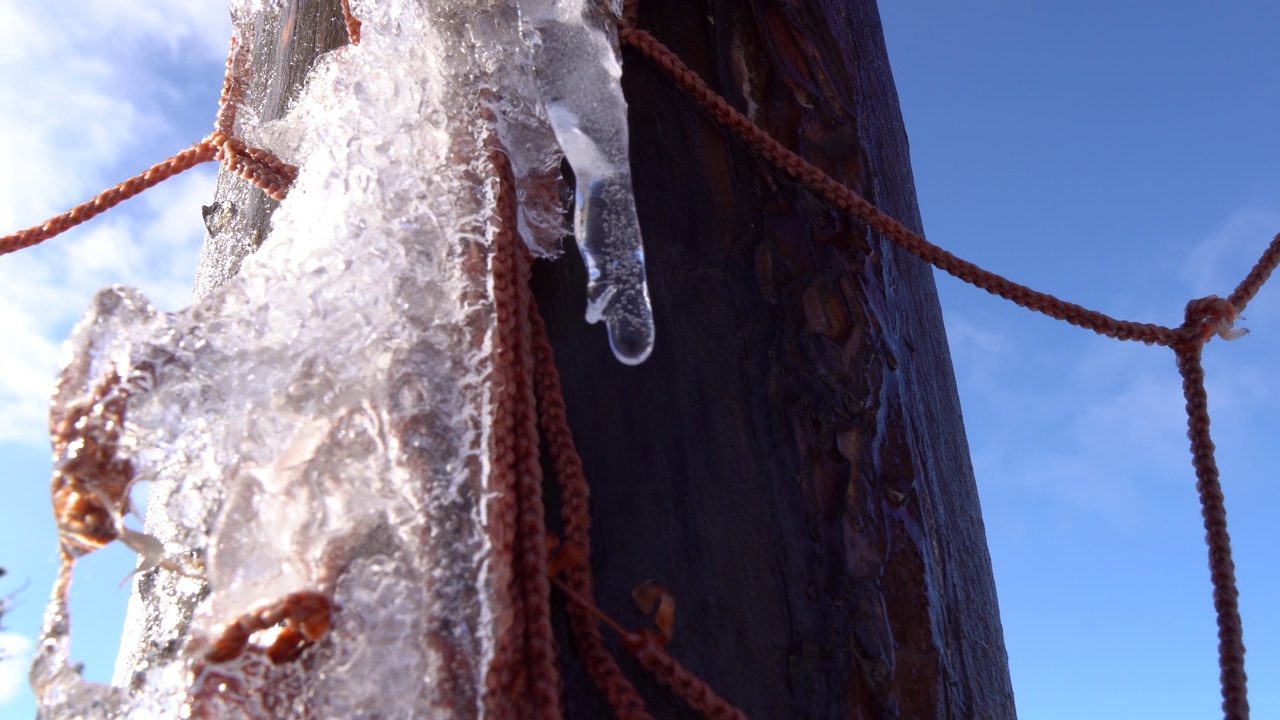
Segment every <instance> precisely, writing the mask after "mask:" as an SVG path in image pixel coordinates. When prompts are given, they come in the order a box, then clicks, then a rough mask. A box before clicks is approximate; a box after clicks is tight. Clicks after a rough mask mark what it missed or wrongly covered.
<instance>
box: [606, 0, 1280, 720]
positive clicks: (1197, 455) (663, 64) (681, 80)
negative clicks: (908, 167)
mask: <svg viewBox="0 0 1280 720" xmlns="http://www.w3.org/2000/svg"><path fill="white" fill-rule="evenodd" d="M636 4H637V3H636V0H627V2H626V3H625V5H624V11H623V18H622V20H621V22H620V23H619V31H618V37H619V40H620V41H621V42H622V43H623V44H625V45H629V46H631V47H633V48H635V49H636V50H639V51H640V53H641V54H642V55H644V57H645V58H646V59H647V60H649V61H650V62H652V63H653V64H654V65H656V66H657V67H658V68H659V69H660V70H662V72H663V73H665V74H666V75H667V76H668V77H669V78H671V80H673V81H674V82H675V83H676V85H677V86H679V87H680V88H681V89H683V90H684V91H685V92H686V93H687V94H688V95H689V96H690V97H692V98H693V99H694V100H696V101H697V102H698V103H699V104H700V105H702V107H703V108H704V109H706V110H707V111H708V112H709V113H710V114H711V116H712V118H714V119H715V120H716V122H718V123H720V124H721V125H722V126H724V127H725V128H726V129H727V130H729V131H730V132H732V133H733V134H734V135H735V136H736V137H737V138H738V139H739V140H741V141H742V142H743V143H744V144H746V145H747V146H748V147H749V148H751V149H752V150H754V151H755V152H756V153H758V154H759V155H760V156H762V157H763V158H764V159H766V160H768V161H769V162H770V163H771V164H772V165H774V167H776V168H778V169H779V170H781V171H783V172H785V173H786V174H788V175H790V176H791V177H792V178H794V179H795V180H797V181H798V182H800V183H802V184H804V185H805V186H807V187H808V188H810V189H811V190H813V191H814V192H816V193H818V194H819V195H821V196H823V197H825V198H826V199H827V200H828V201H830V202H831V203H832V204H834V205H836V206H837V207H840V208H842V209H844V210H846V211H848V212H849V213H850V214H852V215H854V216H855V217H857V218H859V219H860V220H862V221H863V222H865V223H866V224H867V225H868V226H870V227H871V228H872V229H873V230H875V231H876V232H878V233H880V234H881V235H882V236H884V237H885V238H887V239H889V240H890V241H892V242H894V243H895V244H897V245H898V246H900V247H902V248H903V249H905V250H907V251H908V252H910V253H912V254H913V255H915V256H917V257H919V258H920V259H922V260H924V261H926V262H928V263H929V264H931V265H933V266H934V267H937V268H938V269H940V270H943V271H945V272H947V273H949V274H951V275H954V276H955V277H957V278H960V279H961V280H963V281H965V282H967V283H969V284H971V285H975V286H977V287H980V288H982V289H984V290H986V291H987V292H990V293H992V294H994V295H998V296H1000V297H1003V298H1005V299H1007V300H1010V301H1012V302H1014V303H1016V304H1018V305H1021V306H1022V307H1025V308H1028V309H1030V310H1034V311H1036V312H1040V313H1043V314H1045V315H1048V316H1049V317H1052V318H1055V319H1058V320H1064V321H1066V322H1068V323H1071V324H1072V325H1076V326H1079V327H1082V328H1087V329H1089V330H1092V331H1094V332H1096V333H1098V334H1100V335H1106V336H1108V337H1113V338H1116V339H1119V340H1140V341H1142V342H1145V343H1147V344H1148V345H1151V344H1156V345H1165V346H1168V347H1171V348H1173V350H1174V352H1175V354H1176V357H1177V364H1178V369H1179V372H1181V373H1182V377H1183V392H1184V395H1185V396H1186V400H1187V422H1188V428H1189V429H1188V431H1187V436H1188V438H1189V439H1190V440H1191V454H1192V465H1193V466H1194V468H1195V473H1196V478H1197V483H1196V488H1197V490H1198V491H1199V493H1200V502H1201V513H1202V515H1203V517H1204V525H1205V540H1206V543H1207V544H1208V546H1209V572H1210V578H1211V580H1212V582H1213V587H1214V592H1213V597H1214V609H1215V611H1216V613H1217V618H1218V640H1219V644H1218V663H1219V668H1220V670H1221V678H1220V679H1221V685H1222V698H1223V701H1222V708H1223V712H1224V717H1226V718H1227V720H1244V719H1245V718H1247V717H1248V716H1249V701H1248V692H1247V689H1246V680H1247V678H1246V675H1245V670H1244V639H1243V631H1242V623H1241V620H1240V610H1239V604H1238V597H1239V592H1238V591H1237V589H1236V582H1235V564H1234V562H1233V561H1232V559H1231V539H1230V537H1229V535H1228V534H1227V513H1226V509H1225V507H1224V504H1223V495H1222V486H1221V484H1220V483H1219V481H1218V468H1217V463H1216V461H1215V459H1214V455H1213V448H1214V445H1213V441H1212V440H1211V439H1210V436H1209V413H1208V399H1207V395H1206V393H1205V389H1204V370H1203V368H1202V367H1201V365H1200V356H1201V352H1202V350H1203V348H1204V345H1205V343H1206V342H1208V341H1209V340H1210V339H1211V338H1212V337H1213V336H1214V335H1215V334H1216V335H1221V336H1223V337H1224V338H1227V339H1231V338H1233V337H1237V336H1238V335H1237V334H1236V333H1235V332H1233V330H1232V324H1233V323H1234V321H1235V319H1236V317H1238V315H1239V313H1240V312H1241V311H1242V310H1243V309H1244V306H1245V305H1246V304H1248V302H1249V300H1251V299H1252V298H1253V296H1254V295H1255V294H1256V293H1257V291H1258V289H1259V288H1261V286H1262V284H1263V283H1265V282H1266V280H1267V278H1268V277H1269V276H1270V275H1271V273H1272V271H1274V270H1275V268H1276V265H1277V264H1278V263H1280V235H1277V236H1276V237H1275V238H1274V239H1273V240H1272V241H1271V244H1270V245H1269V246H1268V247H1267V249H1266V250H1265V251H1264V252H1263V253H1262V256H1261V257H1260V258H1259V259H1258V261H1257V262H1256V263H1255V264H1254V266H1253V268H1252V269H1251V270H1250V271H1249V273H1248V274H1247V275H1246V277H1245V279H1244V280H1243V281H1241V283H1240V285H1239V286H1238V287H1237V288H1236V289H1235V291H1233V292H1232V293H1231V295H1230V296H1229V297H1228V298H1227V299H1225V300H1224V299H1221V298H1217V297H1208V298H1200V299H1197V300H1192V301H1191V302H1189V303H1187V309H1186V322H1184V323H1183V325H1182V326H1180V327H1178V328H1168V327H1164V326H1161V325H1154V324H1151V323H1137V322H1132V321H1128V320H1118V319H1116V318H1113V317H1111V316H1109V315H1106V314H1104V313H1101V312H1098V311H1096V310H1089V309H1088V308H1084V307H1082V306H1080V305H1076V304H1074V303H1069V302H1065V301H1063V300H1059V299H1058V298H1056V297H1054V296H1052V295H1049V294H1046V293H1042V292H1039V291H1036V290H1032V289H1031V288H1028V287H1026V286H1025V285H1020V284H1018V283H1015V282H1012V281H1010V280H1007V279H1006V278H1003V277H1001V276H1000V275H997V274H995V273H993V272H990V271H988V270H984V269H982V268H980V267H978V266H977V265H974V264H973V263H970V262H968V261H966V260H962V259H960V258H958V257H956V256H955V255H952V254H951V253H949V252H947V251H946V250H943V249H942V248H939V247H938V246H936V245H934V244H932V243H930V242H929V241H927V240H925V239H924V238H923V237H922V236H920V235H918V234H916V233H914V232H912V231H910V230H908V229H907V228H906V227H905V226H903V225H902V224H901V223H900V222H898V221H897V220H895V219H894V218H892V217H890V216H888V215H887V214H885V213H884V212H882V211H881V210H880V209H879V208H877V207H875V206H874V205H872V204H871V203H870V202H868V201H867V200H866V199H864V198H862V197H861V196H860V195H858V194H857V193H856V192H854V191H853V190H852V189H850V188H849V187H847V186H845V185H844V184H842V183H840V182H838V181H837V180H835V179H834V178H832V177H831V176H829V175H827V174H826V173H824V172H823V171H822V170H821V169H819V168H818V167H816V166H815V165H813V164H812V163H809V162H808V161H806V160H804V159H803V158H801V157H800V156H799V155H797V154H795V153H794V152H792V151H791V150H789V149H787V148H786V147H784V146H783V145H782V144H781V143H779V142H778V141H777V140H775V139H773V138H772V137H770V136H769V135H768V133H766V132H765V131H764V130H763V129H761V128H760V127H759V126H757V125H756V124H755V123H753V122H751V120H750V119H749V118H747V117H746V116H745V115H743V114H742V113H740V112H738V111H737V110H736V109H734V108H733V106H731V105H730V104H729V103H728V101H726V100H725V99H724V98H723V97H721V96H720V95H719V94H717V93H716V92H714V91H713V90H711V89H710V88H709V87H708V86H707V84H706V83H705V82H704V81H703V80H702V78H701V77H700V76H698V74H697V73H695V72H693V71H692V70H691V69H689V67H688V66H686V65H685V64H684V63H683V62H682V61H681V60H680V59H679V57H677V56H676V55H675V54H674V53H673V52H671V51H670V50H669V49H668V48H667V47H666V46H664V45H663V44H662V43H660V42H658V40H657V39H655V38H654V37H653V36H652V35H650V34H649V33H647V32H645V31H644V30H640V29H638V28H637V27H636V26H635V18H636Z"/></svg>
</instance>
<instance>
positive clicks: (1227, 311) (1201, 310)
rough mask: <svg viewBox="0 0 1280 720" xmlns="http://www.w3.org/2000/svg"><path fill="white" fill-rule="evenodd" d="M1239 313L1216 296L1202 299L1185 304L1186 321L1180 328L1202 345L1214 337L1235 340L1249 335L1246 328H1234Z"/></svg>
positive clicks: (1225, 300) (1234, 307) (1233, 306)
mask: <svg viewBox="0 0 1280 720" xmlns="http://www.w3.org/2000/svg"><path fill="white" fill-rule="evenodd" d="M1237 317H1240V312H1239V311H1238V310H1236V306H1235V305H1232V304H1231V302H1230V301H1228V300H1227V299H1225V298H1220V297H1218V296H1217V295H1210V296H1209V297H1202V298H1199V299H1196V300H1192V301H1191V302H1189V303H1187V320H1186V322H1184V323H1183V324H1182V327H1183V328H1184V329H1186V330H1187V331H1188V334H1192V335H1194V336H1195V337H1196V338H1198V339H1199V341H1200V342H1201V343H1202V344H1203V343H1207V342H1209V339H1210V338H1212V337H1213V336H1214V335H1217V336H1218V337H1220V338H1222V339H1223V340H1236V339H1238V338H1242V337H1244V336H1245V335H1248V334H1249V330H1248V329H1247V328H1238V327H1235V323H1236V318H1237Z"/></svg>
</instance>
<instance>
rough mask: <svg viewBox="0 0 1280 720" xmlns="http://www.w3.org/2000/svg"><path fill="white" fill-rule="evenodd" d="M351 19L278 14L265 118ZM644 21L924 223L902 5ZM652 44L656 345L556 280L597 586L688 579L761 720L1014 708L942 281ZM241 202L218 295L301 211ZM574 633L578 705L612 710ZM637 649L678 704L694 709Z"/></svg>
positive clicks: (685, 656)
mask: <svg viewBox="0 0 1280 720" xmlns="http://www.w3.org/2000/svg"><path fill="white" fill-rule="evenodd" d="M338 8H339V4H338V0H291V1H290V2H288V3H286V4H285V6H284V7H283V8H282V9H280V10H278V11H275V12H274V13H273V14H271V15H270V16H268V17H265V18H259V19H256V21H255V22H256V28H255V29H254V32H253V35H252V37H253V42H254V46H255V56H254V60H253V66H254V68H255V70H254V76H253V82H252V84H251V86H250V91H249V95H248V98H247V99H246V104H247V106H248V107H251V108H252V109H253V111H254V112H255V113H256V114H257V116H258V117H259V118H261V119H263V120H269V119H273V118H276V117H279V116H280V115H282V114H283V111H284V108H285V106H286V104H287V102H288V101H289V100H290V99H291V98H292V96H293V95H294V94H295V93H296V92H297V88H298V87H299V84H300V81H301V79H302V77H303V76H304V75H305V73H306V70H307V69H308V68H309V67H310V66H311V64H312V63H313V62H314V58H315V57H316V56H317V55H318V54H320V53H321V52H324V51H325V50H328V49H331V48H333V47H336V46H338V45H340V44H342V43H343V42H345V30H344V27H343V25H342V19H341V13H340V10H339V9H338ZM640 26H641V27H643V28H645V29H648V30H651V31H652V32H654V34H655V35H656V36H657V37H658V38H659V39H661V40H663V41H664V42H666V43H668V44H669V45H670V46H671V47H672V48H673V49H674V50H675V51H676V52H677V53H679V54H680V55H681V56H682V57H683V58H684V59H685V61H686V62H688V63H689V64H690V66H691V67H693V68H694V69H695V70H697V71H698V72H700V73H701V74H702V75H703V77H704V78H705V79H706V80H707V82H708V83H709V84H710V85H711V86H712V87H713V88H716V89H717V90H719V91H720V92H721V93H722V94H724V95H726V96H727V97H728V98H729V100H730V101H731V102H732V103H734V104H735V106H737V107H738V108H740V109H743V110H748V111H750V112H751V114H752V116H753V117H754V118H755V119H756V121H757V122H758V123H759V124H760V125H762V126H763V127H764V128H765V129H766V130H768V131H769V132H770V133H772V134H773V135H774V136H775V137H777V138H778V139H780V140H781V141H782V142H784V143H785V144H786V145H788V146H789V147H791V148H793V149H795V150H797V151H798V152H800V153H801V154H802V155H804V156H805V157H807V158H809V159H810V160H812V161H814V162H816V163H817V164H818V165H819V166H821V167H823V168H824V169H825V170H827V171H828V172H830V173H831V174H833V175H834V176H835V177H837V178H838V179H840V180H842V181H843V182H845V183H847V184H848V185H850V186H851V187H852V188H854V189H855V190H858V191H859V192H862V193H863V194H864V195H866V196H867V197H868V198H869V199H870V200H872V201H873V202H875V203H876V204H878V205H879V206H880V207H881V208H883V209H884V210H886V211H888V212H889V213H890V214H892V215H894V216H895V217H897V218H899V219H900V220H902V221H903V222H904V223H906V224H907V225H908V227H912V228H913V229H916V230H919V229H920V220H919V213H918V209H917V207H916V201H915V195H914V189H913V186H912V179H911V171H910V162H909V157H908V151H907V140H906V134H905V131H904V130H903V127H902V120H901V115H900V112H899V109H898V103H897V97H896V93H895V90H894V86H893V81H892V77H891V73H890V71H889V65H888V59H887V55H886V51H885V47H884V40H883V36H882V34H881V30H880V21H879V17H878V14H877V11H876V9H875V4H874V2H873V0H845V1H844V2H837V0H753V1H752V2H741V0H731V1H726V0H711V1H710V2H697V1H693V2H691V1H690V0H642V2H641V8H640ZM286 28H287V29H286ZM624 56H625V76H624V86H625V89H626V92H627V97H628V101H629V103H630V105H631V139H632V159H633V172H634V176H635V181H636V194H637V201H638V205H639V211H640V221H641V226H642V228H643V230H644V233H645V242H646V248H647V258H648V262H649V282H650V288H651V292H652V295H653V300H654V306H655V311H656V319H657V324H658V341H657V342H658V344H657V349H656V350H655V352H654V354H653V356H652V357H651V358H650V359H649V360H648V361H647V362H646V363H645V364H643V365H641V366H640V367H638V368H629V367H624V366H622V365H620V364H619V363H618V362H617V361H615V360H614V359H613V357H612V355H611V354H610V352H609V349H608V344H607V342H606V340H605V336H604V330H603V327H602V326H599V325H595V326H588V325H586V324H585V323H584V322H583V319H582V317H583V313H584V310H585V302H584V298H583V288H584V287H585V277H584V273H583V268H582V264H581V262H579V261H578V260H577V257H576V255H574V254H572V253H571V254H570V256H569V257H568V258H567V259H566V260H565V261H561V262H557V263H554V264H549V263H538V266H537V268H536V270H535V278H534V282H535V290H536V293H537V295H538V299H539V303H540V305H541V307H542V310H543V312H544V314H545V316H546V320H547V325H548V329H549V332H550V333H551V336H552V342H553V344H554V345H555V347H556V348H557V361H558V364H559V366H560V369H561V372H562V374H563V378H564V385H565V395H566V400H567V402H568V405H569V410H570V420H571V422H572V423H573V429H574V433H575V437H576V440H577V443H578V448H579V451H580V452H581V454H582V457H583V461H584V464H585V466H586V470H587V474H588V478H589V479H590V480H591V481H592V493H593V496H592V497H593V499H592V516H593V522H594V530H593V535H592V541H593V553H594V554H593V559H594V571H595V573H596V587H597V591H596V596H597V601H598V602H599V604H600V605H601V607H602V608H604V609H605V610H606V611H607V612H609V613H611V614H613V615H614V616H615V617H618V618H619V619H620V620H622V621H624V622H625V623H626V624H628V625H631V626H632V627H638V626H641V625H643V624H645V623H646V620H645V619H644V618H643V617H642V616H641V615H640V614H639V613H638V612H637V611H636V610H634V608H633V606H632V603H631V601H630V597H629V596H630V592H631V590H632V588H634V587H635V586H636V585H639V584H640V583H642V582H644V581H646V580H651V579H652V580H656V581H658V582H659V583H661V584H663V585H664V586H666V587H667V588H668V589H670V590H671V591H672V592H673V593H674V595H675V597H676V600H677V603H678V612H677V629H676V635H675V640H674V641H673V643H672V644H671V645H670V646H669V650H670V651H671V653H672V655H673V656H674V657H676V658H677V659H678V660H680V661H681V662H682V663H684V664H686V665H687V666H688V667H689V668H691V669H692V670H694V671H695V672H697V673H698V674H699V675H700V676H701V677H702V678H703V679H705V680H706V681H708V682H709V683H710V684H711V685H712V686H713V687H714V688H716V689H717V690H718V691H719V692H720V693H721V694H722V695H724V696H725V697H727V698H728V699H730V700H731V701H733V702H735V703H736V704H738V705H739V707H741V708H742V709H743V710H745V711H746V712H747V713H748V714H749V715H751V716H752V717H756V718H790V717H797V718H799V717H824V718H825V717H853V718H881V717H906V718H928V717H955V718H975V717H981V718H1009V717H1013V716H1014V710H1013V699H1012V690H1011V688H1010V683H1009V676H1008V670H1007V660H1006V657H1005V651H1004V643H1003V639H1002V637H1001V630H1000V621H999V614H998V609H997V604H996V596H995V589H994V584H993V581H992V576H991V569H990V561H989V559H988V554H987V548H986V541H985V537H984V530H983V524H982V518H981V513H980V509H979V505H978V498H977V493H976V489H975V485H974V480H973V474H972V470H971V467H970V463H969V457H968V450H967V445H966V442H965V437H964V430H963V427H962V424H961V418H960V409H959V404H958V400H957V395H956V389H955V382H954V378H953V374H952V370H951V366H950V358H949V355H948V350H947V345H946V336H945V334H944V331H943V327H942V320H941V315H940V313H939V308H938V301H937V297H936V294H935V290H934V285H933V279H932V275H931V272H930V270H929V269H928V268H927V267H926V266H924V265H923V263H921V262H919V261H917V260H916V259H914V258H912V257H910V256H907V255H906V254H905V253H902V252H901V251H899V250H898V249H896V248H894V247H892V246H890V245H888V244H887V243H886V242H884V241H883V240H882V239H881V238H879V237H878V236H875V235H873V234H871V233H869V232H868V231H867V229H866V228H865V227H864V226H862V225H861V224H859V223H856V222H851V221H850V219H849V218H848V217H846V216H844V215H843V214H842V213H839V212H836V211H834V210H832V209H831V208H830V207H829V206H828V205H827V204H826V203H825V202H823V201H822V200H820V199H818V198H816V197H815V196H814V195H813V194H812V193H810V192H809V191H807V190H806V189H805V188H803V187H801V186H799V185H797V184H795V183H794V182H792V181H790V180H788V179H787V178H785V177H784V176H782V175H781V174H780V173H778V172H777V171H775V170H772V169H771V168H769V167H768V166H767V165H766V164H765V163H764V162H762V161H761V160H759V159H758V158H756V157H754V156H752V155H751V154H750V153H748V152H747V151H746V150H744V148H743V147H742V146H741V145H740V144H738V143H737V142H736V141H734V140H733V139H732V138H731V137H729V136H728V135H727V134H726V133H725V132H724V131H722V130H721V129H720V128H719V127H718V126H716V125H715V124H714V123H712V122H711V121H710V119H709V118H708V117H707V116H706V115H705V114H703V113H702V112H701V111H700V110H699V109H698V108H697V107H696V106H695V105H694V103H693V102H692V101H690V100H689V99H688V98H686V97H685V96H684V95H683V94H682V93H681V92H680V91H679V90H678V89H677V88H675V86H674V85H672V84H671V82H670V81H668V80H667V79H666V78H665V77H663V76H662V75H661V74H660V73H659V72H658V71H657V70H655V69H654V68H652V67H650V66H649V65H647V64H646V63H645V61H644V60H642V59H641V58H639V57H638V56H637V55H636V54H634V53H633V52H632V51H630V50H627V51H624ZM217 202H218V205H217V206H215V207H213V212H211V213H210V216H209V217H210V224H211V230H213V231H214V232H213V239H212V241H211V242H209V243H207V246H206V252H205V255H204V257H202V260H201V268H200V271H199V276H198V280H197V287H196V291H197V294H198V295H202V294H205V293H207V292H208V291H209V290H211V289H213V288H214V287H216V286H217V285H219V284H221V282H223V281H225V279H226V278H228V277H230V276H231V275H233V274H234V273H235V272H236V271H237V270H238V268H239V264H240V261H241V259H242V258H243V257H244V256H245V255H246V254H248V253H249V252H252V251H253V249H255V248H256V247H257V245H258V243H259V242H260V239H261V237H262V236H263V235H264V234H265V232H266V228H267V219H268V218H269V215H270V212H271V210H273V209H274V207H275V203H274V201H271V200H269V199H266V198H265V197H263V195H262V194H261V193H260V192H259V191H257V190H256V189H254V188H252V187H250V186H248V185H247V184H246V183H243V181H240V180H239V179H236V178H227V177H225V174H224V177H223V178H221V179H220V180H219V191H218V197H217ZM550 492H554V490H551V491H550ZM553 500H554V498H553ZM555 511H556V507H555V505H554V502H553V503H552V504H551V506H550V512H552V513H553V514H554V513H555ZM552 524H553V527H554V526H555V524H556V521H555V520H554V519H553V520H552ZM555 602H556V603H557V605H558V604H559V603H561V602H562V598H557V599H556V601H555ZM562 625H563V623H562ZM561 630H563V627H561ZM560 640H561V643H562V648H564V655H565V660H564V669H565V686H566V697H567V698H568V706H569V711H570V712H569V714H570V717H582V718H587V717H608V716H609V714H608V710H607V707H606V706H605V705H604V703H603V699H602V698H601V697H600V696H599V694H598V693H597V692H596V691H595V690H594V688H593V687H592V686H591V684H590V681H589V680H588V679H587V678H586V676H585V675H584V674H583V672H582V669H581V667H580V666H579V665H578V664H577V661H576V660H575V659H574V656H573V653H572V643H571V641H570V640H569V639H568V638H567V636H566V635H565V634H564V633H563V632H562V634H561V638H560ZM623 664H624V667H625V668H626V669H627V670H628V672H629V674H630V676H631V677H632V678H634V679H635V680H636V682H637V684H638V685H639V686H640V687H641V690H642V693H643V694H644V695H645V697H646V698H648V699H649V700H650V707H651V709H652V710H653V711H654V712H655V715H657V716H659V717H685V716H686V714H687V712H686V710H684V708H683V706H682V705H681V704H680V703H679V701H677V700H674V699H672V697H671V695H670V694H669V693H668V692H667V691H666V690H665V689H663V688H660V687H657V686H656V684H655V683H653V682H652V681H650V680H648V679H647V678H646V677H645V675H644V673H643V672H642V671H639V670H638V669H636V668H635V667H634V665H633V664H631V663H629V662H628V661H626V660H624V661H623Z"/></svg>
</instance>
